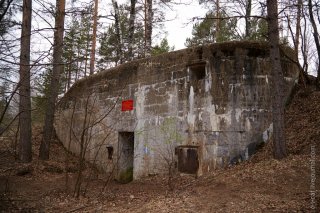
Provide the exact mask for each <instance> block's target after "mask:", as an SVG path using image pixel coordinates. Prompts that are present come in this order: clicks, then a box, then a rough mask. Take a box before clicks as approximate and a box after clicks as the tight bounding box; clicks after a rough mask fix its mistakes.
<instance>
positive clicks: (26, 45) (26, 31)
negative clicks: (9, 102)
mask: <svg viewBox="0 0 320 213" xmlns="http://www.w3.org/2000/svg"><path fill="white" fill-rule="evenodd" d="M31 18H32V1H29V0H24V1H23V17H22V31H21V51H20V72H19V74H20V88H19V97H20V102H19V114H20V115H19V125H20V139H19V144H20V147H19V148H20V152H19V158H20V160H21V161H22V162H23V163H28V162H30V161H31V160H32V149H31V99H30V68H31V67H30V37H31Z"/></svg>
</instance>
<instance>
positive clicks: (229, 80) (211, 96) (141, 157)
mask: <svg viewBox="0 0 320 213" xmlns="http://www.w3.org/2000/svg"><path fill="white" fill-rule="evenodd" d="M281 51H282V52H285V54H283V56H282V59H281V62H282V68H283V73H284V89H285V96H286V97H288V94H289V93H290V90H291V88H292V87H293V85H294V83H295V81H296V79H297V77H298V69H297V67H296V65H295V64H293V63H292V60H290V59H288V57H292V58H293V57H294V54H293V51H292V50H291V49H288V48H284V49H282V50H281ZM268 55H269V45H268V44H267V43H259V42H227V43H216V44H210V45H205V46H200V47H195V48H188V49H184V50H179V51H174V52H170V53H166V54H162V55H159V56H156V57H151V58H146V59H140V60H136V61H132V62H128V63H125V64H122V65H120V66H118V67H114V68H111V69H108V70H105V71H101V72H99V73H97V74H95V75H93V76H89V77H88V78H85V79H82V80H80V81H78V82H76V83H75V84H74V85H73V86H72V88H71V89H70V90H69V91H68V92H67V93H66V94H65V96H64V97H63V98H62V99H61V100H60V102H59V105H58V107H57V109H58V111H57V113H56V119H55V129H56V133H57V136H58V137H59V139H60V140H61V141H62V142H63V143H64V145H65V146H66V147H68V143H69V141H70V139H71V143H70V149H71V151H72V152H75V153H79V147H80V144H79V139H78V138H77V137H76V136H77V135H80V134H81V132H83V131H82V130H83V129H82V128H83V125H82V124H83V121H84V120H85V113H86V106H89V107H87V108H89V109H90V110H89V111H88V110H87V111H88V112H89V113H92V114H90V115H87V117H88V118H90V119H89V120H90V121H91V122H92V124H88V126H90V129H89V130H88V131H86V133H88V134H89V133H90V135H88V136H86V137H87V138H89V139H90V141H88V143H89V144H88V151H87V153H86V159H87V160H88V161H92V162H93V161H94V162H95V163H96V164H97V166H98V167H99V168H100V169H102V170H104V171H106V172H113V175H114V177H115V178H118V179H119V181H123V182H128V181H130V180H132V179H138V178H140V177H143V176H147V175H149V174H157V173H165V172H166V171H165V170H163V169H162V168H163V167H165V165H166V162H165V160H164V158H163V155H162V153H160V152H159V150H160V151H161V150H169V151H170V153H169V154H172V153H171V152H173V156H175V158H174V160H175V162H174V163H176V164H177V170H179V171H180V172H183V173H192V174H197V175H201V174H202V173H205V172H209V171H211V170H214V169H216V168H217V167H224V166H227V165H229V164H230V163H232V162H235V161H239V159H240V160H246V159H247V158H248V157H249V156H250V155H251V154H252V153H253V151H252V149H251V148H252V147H254V148H255V147H256V145H257V144H261V142H263V141H266V140H267V139H268V137H269V134H266V132H267V133H269V132H272V131H271V130H272V111H271V92H270V90H271V89H273V87H272V81H271V77H272V76H271V68H270V67H271V66H270V60H269V57H268ZM284 101H285V100H284ZM88 102H89V104H88ZM74 105H75V106H76V107H75V108H74V107H73V106H74ZM72 119H73V120H72ZM87 120H88V119H87ZM96 121H99V122H96ZM168 121H170V122H168ZM93 124H94V125H93ZM70 128H72V130H73V132H74V134H72V135H70V132H72V131H66V130H69V129H70ZM101 147H102V148H101ZM175 148H176V149H175ZM175 150H176V155H174V152H175ZM114 166H116V169H113V168H114ZM115 171H116V172H115Z"/></svg>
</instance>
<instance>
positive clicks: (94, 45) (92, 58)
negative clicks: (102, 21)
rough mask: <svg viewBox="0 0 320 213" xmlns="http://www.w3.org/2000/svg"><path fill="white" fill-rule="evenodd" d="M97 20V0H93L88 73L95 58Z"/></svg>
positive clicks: (92, 70)
mask: <svg viewBox="0 0 320 213" xmlns="http://www.w3.org/2000/svg"><path fill="white" fill-rule="evenodd" d="M97 22H98V0H95V1H94V14H93V29H92V46H91V54H90V75H92V74H93V72H94V62H95V58H96V40H97Z"/></svg>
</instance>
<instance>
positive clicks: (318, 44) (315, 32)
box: [308, 0, 320, 88]
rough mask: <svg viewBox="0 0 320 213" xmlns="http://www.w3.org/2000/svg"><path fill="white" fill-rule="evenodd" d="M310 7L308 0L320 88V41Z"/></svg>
mask: <svg viewBox="0 0 320 213" xmlns="http://www.w3.org/2000/svg"><path fill="white" fill-rule="evenodd" d="M312 7H313V5H312V2H311V0H308V8H309V16H310V22H311V25H312V28H313V38H314V42H315V44H316V47H317V53H318V70H317V87H318V88H320V41H319V33H318V29H317V25H316V22H315V20H314V16H313V10H312Z"/></svg>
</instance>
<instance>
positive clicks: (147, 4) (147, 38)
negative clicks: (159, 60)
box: [144, 0, 153, 57]
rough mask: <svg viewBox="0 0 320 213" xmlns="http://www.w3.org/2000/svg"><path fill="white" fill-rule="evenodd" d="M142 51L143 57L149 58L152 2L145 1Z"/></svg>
mask: <svg viewBox="0 0 320 213" xmlns="http://www.w3.org/2000/svg"><path fill="white" fill-rule="evenodd" d="M144 14H145V15H144V50H145V54H144V56H145V57H150V56H151V45H152V23H153V11H152V0H145V3H144Z"/></svg>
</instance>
